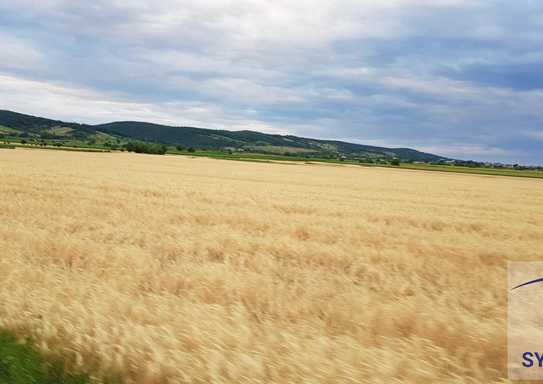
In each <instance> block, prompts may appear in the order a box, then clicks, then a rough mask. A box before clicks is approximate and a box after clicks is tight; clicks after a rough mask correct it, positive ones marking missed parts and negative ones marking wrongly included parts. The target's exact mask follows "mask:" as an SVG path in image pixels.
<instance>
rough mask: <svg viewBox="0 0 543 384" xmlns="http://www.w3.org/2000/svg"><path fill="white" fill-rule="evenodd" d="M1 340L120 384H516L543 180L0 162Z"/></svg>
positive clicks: (49, 160)
mask: <svg viewBox="0 0 543 384" xmlns="http://www.w3.org/2000/svg"><path fill="white" fill-rule="evenodd" d="M0 177H1V182H0V197H1V200H0V250H1V254H0V328H4V329H9V330H13V331H15V332H17V333H19V334H20V335H31V336H32V337H34V338H35V340H37V341H38V342H39V346H40V348H41V349H42V350H43V351H44V352H45V353H48V354H50V355H52V356H53V355H55V356H56V355H60V356H63V357H64V358H66V359H67V361H69V362H70V364H71V365H72V367H73V368H74V369H82V370H87V369H91V370H92V371H93V372H94V373H95V374H96V376H97V377H101V378H104V377H115V376H120V377H122V378H123V379H124V381H125V382H127V383H137V384H151V383H387V384H388V383H436V382H440V383H485V384H486V383H499V382H506V381H507V380H506V378H505V377H506V374H507V372H506V300H507V296H506V291H507V287H506V263H507V261H508V260H519V261H520V260H525V261H529V260H542V259H543V180H536V179H520V178H507V177H492V176H478V175H462V174H449V173H438V172H423V171H407V170H394V169H382V168H366V167H357V166H332V165H317V164H264V163H254V162H253V163H249V162H236V161H223V160H212V159H203V158H189V157H184V156H151V155H135V154H125V153H109V154H95V153H71V152H62V151H40V150H22V149H18V150H0Z"/></svg>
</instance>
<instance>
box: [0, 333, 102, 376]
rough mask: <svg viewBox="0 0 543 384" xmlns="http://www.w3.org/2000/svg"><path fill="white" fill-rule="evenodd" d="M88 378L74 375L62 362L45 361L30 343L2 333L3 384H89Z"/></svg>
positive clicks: (0, 347) (0, 367)
mask: <svg viewBox="0 0 543 384" xmlns="http://www.w3.org/2000/svg"><path fill="white" fill-rule="evenodd" d="M90 382H91V381H90V379H89V377H88V376H87V375H79V374H71V373H69V372H67V371H66V368H65V364H64V363H63V362H61V361H59V360H54V359H49V358H47V357H44V356H43V355H42V354H41V353H39V352H38V351H37V349H36V348H35V347H34V345H33V343H32V342H31V341H30V340H19V339H18V338H17V337H16V335H15V334H13V333H11V332H7V331H0V384H87V383H90Z"/></svg>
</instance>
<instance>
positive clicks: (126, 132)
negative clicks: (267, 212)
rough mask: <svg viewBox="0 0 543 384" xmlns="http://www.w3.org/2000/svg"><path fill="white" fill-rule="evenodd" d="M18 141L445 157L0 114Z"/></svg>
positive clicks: (246, 134) (291, 138) (290, 138)
mask: <svg viewBox="0 0 543 384" xmlns="http://www.w3.org/2000/svg"><path fill="white" fill-rule="evenodd" d="M2 126H3V127H4V128H7V129H9V130H11V131H12V132H11V133H12V134H15V133H17V134H18V135H22V136H24V137H35V138H57V139H62V138H63V137H64V138H66V137H69V138H76V139H79V140H83V141H84V140H91V139H92V138H93V137H95V136H96V135H106V136H111V137H112V138H114V139H116V140H123V141H125V140H139V141H147V142H157V143H162V144H167V145H182V146H185V147H195V148H202V149H215V150H219V149H221V150H224V149H228V150H243V151H252V152H262V153H283V154H303V155H305V156H326V157H338V156H347V157H353V158H356V157H366V158H374V159H390V158H399V159H402V160H406V161H444V160H449V159H448V158H446V157H443V156H439V155H435V154H431V153H426V152H421V151H417V150H415V149H411V148H387V147H379V146H371V145H365V144H357V143H350V142H346V141H341V140H326V139H314V138H308V137H300V136H295V135H279V134H268V133H262V132H258V131H251V130H241V131H229V130H222V129H210V128H197V127H187V126H170V125H163V124H156V123H149V122H143V121H114V122H110V123H104V124H95V125H91V124H82V123H77V122H65V121H62V120H55V119H48V118H44V117H38V116H32V115H26V114H22V113H18V112H13V111H8V110H0V134H1V133H2V130H1V127H2Z"/></svg>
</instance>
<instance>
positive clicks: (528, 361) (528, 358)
mask: <svg viewBox="0 0 543 384" xmlns="http://www.w3.org/2000/svg"><path fill="white" fill-rule="evenodd" d="M532 356H533V355H532V352H524V353H523V354H522V360H524V362H523V363H522V365H523V366H524V367H526V368H530V367H533V365H534V361H533V360H532Z"/></svg>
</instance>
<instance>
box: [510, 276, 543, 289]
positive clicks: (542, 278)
mask: <svg viewBox="0 0 543 384" xmlns="http://www.w3.org/2000/svg"><path fill="white" fill-rule="evenodd" d="M535 283H543V277H540V278H539V279H535V280H530V281H527V282H525V283H522V284H519V285H517V286H516V287H513V288H511V290H513V289H517V288H520V287H524V286H525V285H530V284H535Z"/></svg>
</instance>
